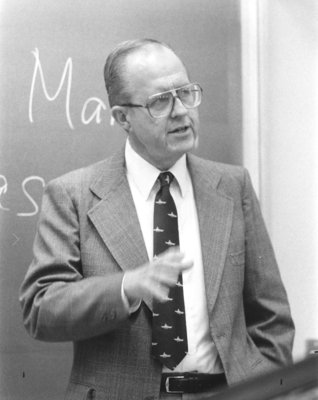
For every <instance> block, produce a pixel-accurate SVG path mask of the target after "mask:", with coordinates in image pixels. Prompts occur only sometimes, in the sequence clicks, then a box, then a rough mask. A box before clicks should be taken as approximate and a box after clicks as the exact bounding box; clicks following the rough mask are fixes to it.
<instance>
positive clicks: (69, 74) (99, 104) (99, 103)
mask: <svg viewBox="0 0 318 400" xmlns="http://www.w3.org/2000/svg"><path fill="white" fill-rule="evenodd" d="M32 54H33V55H34V58H35V63H34V70H33V76H32V82H31V90H30V96H29V121H30V122H31V123H33V122H34V119H33V101H34V90H35V83H36V80H37V76H39V77H40V82H41V87H42V90H43V93H44V96H45V98H46V99H47V100H48V101H55V100H56V99H57V97H58V96H59V95H60V92H61V90H62V88H63V86H65V84H66V96H65V114H66V119H67V123H68V125H69V127H70V128H71V129H74V124H73V121H72V117H71V112H70V106H71V89H72V83H73V82H72V79H73V62H72V58H71V57H69V58H68V59H67V61H66V63H65V66H64V69H63V73H62V77H61V79H60V83H59V85H58V88H57V90H56V92H55V94H54V95H53V96H51V95H50V94H49V93H48V90H47V85H46V81H45V77H44V72H43V68H42V65H41V60H40V54H39V50H38V49H37V48H36V49H35V50H34V51H32ZM93 103H96V108H95V109H94V111H93V112H92V114H91V115H90V116H87V114H88V111H87V108H88V106H89V104H93ZM106 110H107V107H106V105H105V103H104V102H103V100H101V99H100V98H98V97H90V98H88V99H87V100H86V101H85V102H84V105H83V107H82V112H81V122H82V123H83V124H84V125H88V124H89V123H90V122H92V121H93V120H95V122H96V123H97V124H100V123H101V121H102V117H101V112H102V111H106ZM111 125H113V124H112V123H111Z"/></svg>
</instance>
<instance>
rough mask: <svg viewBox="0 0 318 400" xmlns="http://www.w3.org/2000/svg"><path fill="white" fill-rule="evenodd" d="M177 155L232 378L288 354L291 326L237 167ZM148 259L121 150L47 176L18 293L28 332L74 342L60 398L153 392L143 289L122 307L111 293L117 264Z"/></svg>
mask: <svg viewBox="0 0 318 400" xmlns="http://www.w3.org/2000/svg"><path fill="white" fill-rule="evenodd" d="M187 164H188V168H189V171H190V175H191V178H192V182H193V187H194V194H195V201H196V206H197V212H198V219H199V226H200V236H201V245H202V257H203V266H204V278H205V286H206V294H207V306H208V315H209V326H210V332H211V336H212V339H213V341H214V343H215V345H216V348H217V351H218V353H219V356H220V359H221V362H222V365H223V367H224V371H225V374H226V378H227V381H228V383H229V384H230V385H231V384H234V383H236V382H239V381H241V380H244V379H247V378H248V377H251V376H253V375H254V374H260V373H263V372H266V371H268V370H270V369H272V368H275V367H279V366H282V365H284V364H287V363H289V362H291V348H292V342H293V335H294V325H293V322H292V319H291V316H290V309H289V304H288V300H287V296H286V292H285V289H284V286H283V284H282V281H281V277H280V274H279V271H278V268H277V264H276V261H275V256H274V253H273V249H272V246H271V243H270V240H269V237H268V234H267V231H266V228H265V226H264V222H263V219H262V216H261V212H260V208H259V204H258V201H257V199H256V196H255V193H254V191H253V188H252V185H251V182H250V179H249V175H248V173H247V171H246V170H245V169H244V168H242V167H236V166H230V165H225V164H220V163H215V162H212V161H207V160H203V159H200V158H198V157H196V156H193V155H188V156H187ZM147 261H148V257H147V252H146V248H145V244H144V242H143V237H142V233H141V229H140V225H139V222H138V218H137V214H136V210H135V206H134V202H133V199H132V195H131V192H130V188H129V185H128V181H127V178H126V171H125V159H124V151H123V150H121V151H120V152H118V153H116V154H115V155H113V156H112V157H110V158H109V159H107V160H104V161H102V162H99V163H97V164H94V165H92V166H90V167H87V168H82V169H80V170H77V171H73V172H71V173H68V174H66V175H64V176H62V177H60V178H58V179H55V180H53V181H51V182H50V183H49V184H48V185H47V187H46V189H45V192H44V196H43V203H42V210H41V213H40V218H39V223H38V230H37V234H36V238H35V242H34V259H33V261H32V264H31V265H30V267H29V270H28V272H27V275H26V278H25V280H24V282H23V284H22V286H21V291H20V300H21V304H22V308H23V318H24V323H25V326H26V328H27V330H28V332H29V333H30V334H31V336H32V337H34V338H37V339H40V340H46V341H73V343H74V361H73V367H72V371H71V376H70V381H69V385H68V389H67V393H66V399H67V400H75V399H76V400H79V399H81V400H82V399H91V398H95V399H98V400H106V399H107V400H114V399H120V400H125V399H127V400H128V399H129V400H134V399H136V400H141V399H144V400H150V399H157V398H158V397H159V390H160V377H161V366H160V364H159V363H158V362H157V361H155V360H154V359H152V358H151V357H150V348H151V309H152V299H151V298H150V297H149V298H144V299H143V301H142V303H141V306H140V307H139V308H138V310H137V311H136V312H134V313H133V314H131V315H129V314H128V313H127V311H126V309H125V307H124V305H123V302H122V298H121V282H122V277H123V274H124V272H125V271H127V270H129V269H132V268H136V267H138V266H140V265H142V264H145V263H146V262H147Z"/></svg>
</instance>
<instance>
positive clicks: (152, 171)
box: [125, 140, 223, 373]
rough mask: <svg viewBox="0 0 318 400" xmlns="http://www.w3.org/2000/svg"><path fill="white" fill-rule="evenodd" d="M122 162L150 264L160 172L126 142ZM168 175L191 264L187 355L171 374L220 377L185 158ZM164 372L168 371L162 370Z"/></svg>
mask: <svg viewBox="0 0 318 400" xmlns="http://www.w3.org/2000/svg"><path fill="white" fill-rule="evenodd" d="M125 159H126V166H127V179H128V183H129V186H130V190H131V193H132V196H133V200H134V203H135V207H136V210H137V215H138V219H139V223H140V227H141V231H142V234H143V239H144V242H145V245H146V249H147V253H148V257H149V260H151V259H152V258H153V212H154V200H155V196H156V193H157V191H158V190H159V187H160V184H159V182H158V181H157V178H158V175H159V174H160V172H162V171H160V170H158V169H157V168H155V167H154V166H153V165H151V164H150V163H148V162H147V161H146V160H144V159H143V158H142V157H140V156H139V155H138V154H137V153H136V152H135V151H134V150H133V149H132V147H131V145H130V143H129V140H127V142H126V149H125ZM169 171H170V172H171V173H172V174H173V175H174V177H175V179H174V180H173V181H172V183H171V186H170V192H171V195H172V197H173V199H174V201H175V204H176V208H177V210H178V227H179V242H180V251H181V252H183V253H184V254H185V258H186V259H188V260H192V261H193V262H194V265H193V267H192V268H190V269H188V270H187V271H184V272H183V274H182V277H183V290H184V302H185V312H186V324H187V336H188V354H187V355H186V357H185V358H184V359H183V360H182V361H181V362H180V364H179V365H178V366H177V367H176V368H175V370H174V372H190V371H198V372H205V373H220V372H223V368H222V365H221V362H220V359H219V357H218V352H217V349H216V346H215V344H214V342H213V341H212V338H211V335H210V331H209V318H208V312H207V302H206V292H205V284H204V271H203V264H202V254H201V242H200V231H199V223H198V216H197V210H196V205H195V201H194V195H193V187H192V182H191V178H190V174H189V171H188V169H187V166H186V156H185V155H184V156H182V157H181V158H180V159H179V160H178V161H177V162H176V163H175V165H173V167H172V168H170V169H169ZM163 371H165V372H168V371H170V370H169V369H167V368H165V367H164V369H163ZM170 372H171V371H170Z"/></svg>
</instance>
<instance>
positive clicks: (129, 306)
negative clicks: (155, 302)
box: [121, 274, 141, 314]
mask: <svg viewBox="0 0 318 400" xmlns="http://www.w3.org/2000/svg"><path fill="white" fill-rule="evenodd" d="M125 277H126V274H124V276H123V280H122V281H121V298H122V300H123V303H124V306H125V308H126V310H127V311H128V312H129V314H132V313H134V312H135V311H137V310H138V308H139V307H140V304H141V300H136V301H134V302H133V303H132V304H130V303H129V301H128V299H127V296H126V293H125V290H124V281H125Z"/></svg>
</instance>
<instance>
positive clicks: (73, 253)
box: [20, 180, 128, 341]
mask: <svg viewBox="0 0 318 400" xmlns="http://www.w3.org/2000/svg"><path fill="white" fill-rule="evenodd" d="M77 207H78V206H77V203H76V199H74V196H73V198H72V196H71V195H70V194H69V193H68V191H67V189H66V185H64V184H63V182H61V181H60V180H55V181H52V182H51V183H49V184H48V186H47V188H46V190H45V192H44V195H43V202H42V209H41V214H40V218H39V223H38V230H37V234H36V237H35V241H34V247H33V253H34V258H33V261H32V263H31V265H30V267H29V270H28V272H27V274H26V277H25V279H24V281H23V283H22V286H21V288H20V302H21V306H22V310H23V320H24V324H25V327H26V329H27V330H28V332H29V333H30V335H31V336H32V337H34V338H36V339H40V340H46V341H68V340H82V339H86V338H89V337H93V336H97V335H101V334H103V333H106V332H108V331H110V330H113V329H115V328H116V327H117V326H118V324H119V323H121V322H123V321H124V320H126V319H127V317H128V312H127V310H126V308H125V306H124V304H123V301H122V297H121V282H122V278H123V273H121V272H112V273H109V274H108V275H104V276H98V277H96V276H94V277H85V278H84V277H83V275H82V267H81V249H80V227H79V218H78V210H77Z"/></svg>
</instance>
